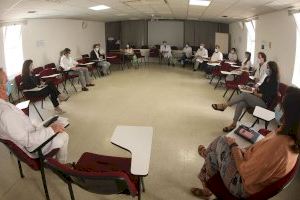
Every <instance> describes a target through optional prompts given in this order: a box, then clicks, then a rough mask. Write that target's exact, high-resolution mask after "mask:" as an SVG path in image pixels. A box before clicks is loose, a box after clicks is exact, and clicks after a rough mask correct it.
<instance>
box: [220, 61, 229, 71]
mask: <svg viewBox="0 0 300 200" xmlns="http://www.w3.org/2000/svg"><path fill="white" fill-rule="evenodd" d="M230 69H231V65H230V64H228V63H226V62H223V61H222V62H221V64H220V71H230Z"/></svg>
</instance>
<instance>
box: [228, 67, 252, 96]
mask: <svg viewBox="0 0 300 200" xmlns="http://www.w3.org/2000/svg"><path fill="white" fill-rule="evenodd" d="M248 81H249V73H248V72H242V74H241V75H239V76H237V77H236V78H235V79H234V80H233V81H225V86H226V91H225V93H224V95H223V97H225V95H226V94H227V92H228V90H230V89H232V90H233V92H232V94H231V95H230V97H229V99H228V101H229V100H230V99H231V98H232V96H233V95H234V93H235V92H237V93H238V92H239V85H246V84H247V83H248Z"/></svg>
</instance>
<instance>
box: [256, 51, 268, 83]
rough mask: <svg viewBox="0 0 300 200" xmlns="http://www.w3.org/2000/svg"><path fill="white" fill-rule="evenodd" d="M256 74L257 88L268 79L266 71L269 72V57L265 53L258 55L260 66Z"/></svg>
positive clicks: (257, 67)
mask: <svg viewBox="0 0 300 200" xmlns="http://www.w3.org/2000/svg"><path fill="white" fill-rule="evenodd" d="M254 70H255V74H254V78H255V83H256V87H258V86H259V85H261V84H262V83H263V81H264V79H265V78H266V70H267V56H266V54H265V53H263V52H259V53H258V65H257V66H256V67H255V68H254Z"/></svg>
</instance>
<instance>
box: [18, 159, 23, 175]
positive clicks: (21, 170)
mask: <svg viewBox="0 0 300 200" xmlns="http://www.w3.org/2000/svg"><path fill="white" fill-rule="evenodd" d="M18 166H19V171H20V176H21V178H24V174H23V169H22V165H21V162H20V161H19V160H18Z"/></svg>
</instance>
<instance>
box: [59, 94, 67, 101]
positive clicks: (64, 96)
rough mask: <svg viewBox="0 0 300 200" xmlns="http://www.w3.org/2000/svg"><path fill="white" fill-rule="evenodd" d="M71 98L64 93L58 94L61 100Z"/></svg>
mask: <svg viewBox="0 0 300 200" xmlns="http://www.w3.org/2000/svg"><path fill="white" fill-rule="evenodd" d="M69 98H70V97H69V96H67V95H64V94H60V95H59V96H58V99H59V101H68V99H69Z"/></svg>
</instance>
